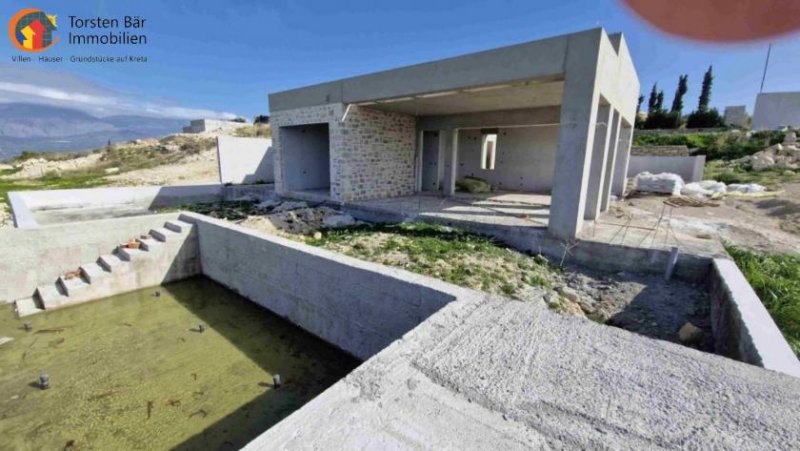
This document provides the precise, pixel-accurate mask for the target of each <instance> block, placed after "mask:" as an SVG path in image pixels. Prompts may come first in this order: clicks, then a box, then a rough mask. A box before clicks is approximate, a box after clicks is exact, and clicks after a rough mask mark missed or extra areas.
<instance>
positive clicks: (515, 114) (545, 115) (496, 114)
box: [417, 106, 561, 130]
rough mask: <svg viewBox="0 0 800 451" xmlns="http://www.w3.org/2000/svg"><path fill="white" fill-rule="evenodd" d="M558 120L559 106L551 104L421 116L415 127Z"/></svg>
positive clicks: (437, 127)
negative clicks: (536, 106)
mask: <svg viewBox="0 0 800 451" xmlns="http://www.w3.org/2000/svg"><path fill="white" fill-rule="evenodd" d="M560 120H561V107H558V106H553V107H544V108H526V109H522V110H507V111H489V112H486V113H466V114H448V115H444V116H423V117H420V118H419V119H418V120H417V129H418V130H442V129H445V128H493V127H516V126H522V125H544V124H558V123H559V121H560Z"/></svg>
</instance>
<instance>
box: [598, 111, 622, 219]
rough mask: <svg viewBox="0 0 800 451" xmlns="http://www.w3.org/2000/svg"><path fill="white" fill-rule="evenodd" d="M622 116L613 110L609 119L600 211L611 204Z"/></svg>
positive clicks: (606, 208)
mask: <svg viewBox="0 0 800 451" xmlns="http://www.w3.org/2000/svg"><path fill="white" fill-rule="evenodd" d="M621 120H622V118H621V116H620V115H619V111H616V110H614V115H613V117H612V119H611V136H610V137H609V140H608V158H606V169H605V171H606V175H605V177H604V178H603V190H602V193H601V195H600V211H608V206H609V205H610V204H611V183H612V181H613V180H614V167H615V166H616V164H617V149H619V126H620V122H621Z"/></svg>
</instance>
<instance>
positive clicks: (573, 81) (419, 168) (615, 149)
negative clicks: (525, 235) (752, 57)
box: [269, 28, 639, 239]
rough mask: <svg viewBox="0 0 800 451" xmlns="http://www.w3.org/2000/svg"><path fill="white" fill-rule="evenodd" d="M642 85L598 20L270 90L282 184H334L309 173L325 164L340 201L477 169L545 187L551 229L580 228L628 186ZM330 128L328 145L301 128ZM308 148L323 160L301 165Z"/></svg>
mask: <svg viewBox="0 0 800 451" xmlns="http://www.w3.org/2000/svg"><path fill="white" fill-rule="evenodd" d="M638 86H639V81H638V77H637V75H636V71H635V69H634V67H633V62H632V60H631V57H630V53H629V52H628V48H627V44H626V42H625V39H624V38H623V37H622V35H621V34H611V35H608V34H606V32H605V31H604V30H603V29H599V28H598V29H593V30H586V31H581V32H577V33H571V34H567V35H562V36H556V37H552V38H547V39H541V40H538V41H532V42H527V43H523V44H517V45H512V46H508V47H502V48H497V49H492V50H486V51H482V52H476V53H471V54H467V55H462V56H457V57H453V58H446V59H442V60H438V61H431V62H427V63H422V64H417V65H413V66H407V67H401V68H397V69H391V70H387V71H382V72H376V73H372V74H367V75H361V76H356V77H351V78H346V79H342V80H336V81H331V82H326V83H321V84H318V85H313V86H307V87H302V88H297V89H292V90H289V91H284V92H278V93H272V94H270V96H269V100H270V111H271V116H270V118H271V123H272V130H273V144H274V147H275V149H276V160H275V161H276V165H275V171H276V172H275V187H276V192H277V193H278V194H282V195H285V194H287V193H291V192H295V191H298V190H301V191H302V190H306V189H315V188H322V187H325V186H326V185H323V184H317V185H319V186H307V184H305V183H301V182H305V181H306V180H307V179H309V175H308V171H309V170H308V168H309V167H314V168H316V167H318V166H320V165H323V166H324V169H327V170H328V171H327V172H326V174H328V175H329V177H330V184H329V185H330V186H329V194H328V196H329V197H330V199H331V200H333V201H336V202H345V203H352V202H358V201H365V200H370V199H387V198H395V197H402V196H407V195H411V194H414V193H416V192H426V191H434V192H439V193H441V194H444V195H448V196H453V195H454V194H455V183H456V180H457V179H460V178H463V177H478V178H483V179H485V180H487V181H489V182H490V183H491V184H493V185H494V186H496V187H499V188H500V189H513V190H524V191H529V192H543V191H546V192H548V193H550V194H551V195H552V198H553V199H554V201H553V202H551V208H550V212H549V215H548V222H547V224H546V227H547V230H548V231H549V233H551V234H552V235H555V236H558V237H559V238H562V239H571V238H575V237H577V236H579V235H580V231H581V228H582V227H583V224H584V222H583V220H584V218H585V217H586V218H588V219H593V218H595V217H596V216H597V214H598V213H599V212H600V211H605V210H607V209H608V205H609V197H610V195H611V191H612V188H613V187H619V186H624V181H622V180H619V179H620V178H623V179H624V177H625V173H626V172H627V164H628V157H627V154H628V153H629V150H630V143H631V137H632V133H631V130H632V125H633V123H634V115H635V105H636V98H637V96H638ZM601 109H603V110H602V111H603V112H604V113H605V114H600V115H598V112H599V111H600V110H601ZM325 126H327V130H328V132H327V141H326V142H318V141H320V140H319V139H318V138H319V136H318V135H317V134H314V133H310V132H308V131H307V130H306V129H307V128H309V127H325ZM485 135H491V136H492V139H491V140H488V141H487V140H485V139H483V137H484V136H485ZM486 142H491V143H493V144H491V150H487V148H486V147H485V146H486V144H485V143H486ZM312 148H324V149H325V150H326V151H327V152H316V154H315V155H314V156H313V158H315V159H320V160H322V161H320V162H318V163H314V164H303V165H298V164H296V162H297V160H298V158H300V159H303V158H305V159H306V160H307V159H308V158H307V157H308V156H309V155H310V153H309V152H307V150H308V149H312ZM593 152H594V154H593ZM316 172H319V171H316V170H315V173H316ZM312 178H313V177H312ZM612 179H613V180H612ZM423 180H424V183H423ZM587 197H588V198H589V199H590V201H587Z"/></svg>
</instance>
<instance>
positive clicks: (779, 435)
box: [246, 293, 800, 450]
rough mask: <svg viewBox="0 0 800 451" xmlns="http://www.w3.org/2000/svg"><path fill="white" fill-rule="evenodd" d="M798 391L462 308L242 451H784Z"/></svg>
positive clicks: (620, 335) (639, 341)
mask: <svg viewBox="0 0 800 451" xmlns="http://www.w3.org/2000/svg"><path fill="white" fill-rule="evenodd" d="M798 402H800V379H797V378H793V377H790V376H786V375H782V374H778V373H774V372H771V371H766V370H763V369H761V368H757V367H754V366H750V365H746V364H743V363H740V362H736V361H733V360H729V359H725V358H721V357H719V356H714V355H709V354H704V353H701V352H699V351H695V350H692V349H688V348H685V347H681V346H678V345H675V344H672V343H667V342H663V341H657V340H651V339H647V338H644V337H640V336H637V335H635V334H631V333H629V332H626V331H624V330H618V329H613V328H608V327H603V326H601V325H598V324H594V323H592V322H590V321H586V320H581V319H576V318H567V317H562V316H559V315H557V314H554V313H552V312H549V311H547V310H546V309H544V308H542V307H540V306H538V305H537V304H533V303H523V302H516V301H508V300H503V299H500V298H497V297H492V296H488V295H481V294H478V293H475V294H474V295H472V296H466V297H464V296H462V297H461V298H460V299H459V300H458V301H456V302H453V303H451V304H449V305H448V306H446V307H445V308H443V309H442V310H440V311H439V312H438V313H436V314H435V315H433V316H432V317H431V318H429V319H428V320H427V321H426V322H425V323H423V324H422V325H420V326H419V327H417V328H416V329H414V330H413V331H411V332H409V333H408V334H406V335H405V336H404V337H403V338H402V339H401V340H398V341H396V342H394V343H393V344H392V345H390V346H389V347H388V348H386V349H385V350H383V351H382V352H381V353H379V354H378V355H376V356H375V357H374V358H372V359H370V360H368V361H367V362H365V363H364V364H363V365H362V366H360V367H359V368H358V369H356V370H355V371H354V372H353V373H351V374H350V375H349V376H348V377H347V378H345V379H344V380H342V381H340V382H339V383H337V384H336V385H334V386H333V387H332V388H331V389H329V390H328V391H326V392H324V393H323V394H322V395H320V396H319V397H317V398H316V399H314V400H313V401H312V402H311V403H309V404H307V405H306V406H305V407H304V408H303V409H300V410H299V411H297V412H295V413H294V414H292V415H291V416H290V417H288V418H287V419H285V420H284V421H282V422H281V423H279V424H278V425H276V426H275V427H273V428H272V429H270V430H269V431H267V432H265V433H264V434H262V435H261V436H260V437H258V438H257V439H256V440H254V441H253V442H251V443H250V444H249V445H248V447H247V448H246V449H250V450H260V449H276V448H281V449H322V448H326V449H330V448H335V449H352V448H360V449H364V448H370V449H371V448H380V449H442V448H448V449H506V448H508V449H521V448H527V449H531V448H533V449H541V448H556V449H606V448H612V449H637V450H638V449H655V448H689V449H754V450H756V449H759V450H760V449H788V448H791V447H792V446H793V445H792V444H793V443H797V442H798V441H799V440H800V418H798V417H797V416H796V415H794V413H793V412H794V408H795V406H796V405H797V403H798Z"/></svg>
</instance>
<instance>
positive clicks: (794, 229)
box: [615, 183, 800, 253]
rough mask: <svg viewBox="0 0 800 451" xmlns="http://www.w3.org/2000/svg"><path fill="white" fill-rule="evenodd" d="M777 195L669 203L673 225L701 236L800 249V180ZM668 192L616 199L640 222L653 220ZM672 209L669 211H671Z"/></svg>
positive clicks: (763, 248) (773, 249) (776, 249)
mask: <svg viewBox="0 0 800 451" xmlns="http://www.w3.org/2000/svg"><path fill="white" fill-rule="evenodd" d="M782 189H783V193H781V194H780V195H778V196H776V197H765V198H743V197H732V196H726V197H724V198H723V199H721V200H719V201H716V202H714V203H715V204H716V206H705V207H667V209H668V210H671V218H670V224H671V226H672V227H673V228H676V229H679V230H680V231H682V232H684V233H687V234H690V235H693V236H695V237H698V238H705V239H720V240H722V241H723V242H727V243H730V244H733V245H736V246H740V247H744V248H748V249H752V250H755V251H760V252H768V253H786V252H792V253H800V184H798V183H792V184H786V185H784V186H783V188H782ZM666 199H667V197H666V196H658V195H646V196H635V197H632V198H628V199H625V200H622V201H619V202H616V203H615V206H617V207H619V208H620V209H621V210H622V211H623V212H624V213H626V214H629V215H631V216H633V217H634V219H635V221H636V222H637V223H639V224H650V223H652V222H653V221H654V220H655V219H657V218H658V216H659V215H660V214H661V212H662V210H663V209H664V200H666ZM668 213H669V212H668Z"/></svg>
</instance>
